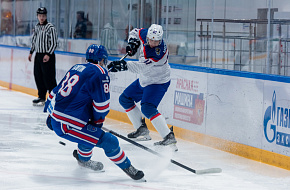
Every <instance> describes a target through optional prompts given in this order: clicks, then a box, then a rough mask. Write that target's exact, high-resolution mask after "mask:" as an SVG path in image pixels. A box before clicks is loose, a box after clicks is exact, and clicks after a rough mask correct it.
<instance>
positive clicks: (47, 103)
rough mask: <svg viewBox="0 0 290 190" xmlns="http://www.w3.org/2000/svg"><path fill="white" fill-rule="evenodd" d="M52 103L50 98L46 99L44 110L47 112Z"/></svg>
mask: <svg viewBox="0 0 290 190" xmlns="http://www.w3.org/2000/svg"><path fill="white" fill-rule="evenodd" d="M49 104H50V101H49V100H46V102H45V104H44V108H43V112H44V113H46V112H47V108H48V106H49Z"/></svg>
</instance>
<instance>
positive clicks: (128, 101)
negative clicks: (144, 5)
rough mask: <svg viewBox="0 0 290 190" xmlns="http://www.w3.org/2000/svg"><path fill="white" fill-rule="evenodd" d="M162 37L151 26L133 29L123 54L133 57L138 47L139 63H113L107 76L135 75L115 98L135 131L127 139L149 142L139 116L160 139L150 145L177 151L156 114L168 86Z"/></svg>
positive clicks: (170, 136)
mask: <svg viewBox="0 0 290 190" xmlns="http://www.w3.org/2000/svg"><path fill="white" fill-rule="evenodd" d="M162 37H163V29H162V26H160V25H157V24H152V25H151V26H150V28H149V29H143V28H142V29H138V28H135V29H133V30H132V31H131V32H130V33H129V39H128V46H127V47H126V52H127V53H128V54H129V56H133V55H135V54H136V52H137V50H138V48H139V47H141V48H140V56H139V61H128V62H126V61H124V60H122V61H113V62H111V63H110V64H109V65H108V69H109V70H110V71H111V72H118V71H126V70H129V71H131V72H133V73H137V74H139V78H138V79H137V80H135V81H134V82H133V83H132V84H130V85H129V86H128V87H127V88H126V89H125V90H124V92H123V93H122V94H121V95H120V98H119V102H120V104H121V105H122V107H123V108H124V109H125V111H126V113H127V115H128V117H129V119H130V121H131V122H132V124H133V126H134V128H135V129H136V131H134V132H132V133H129V134H128V137H129V138H133V139H137V140H150V139H151V137H150V135H149V130H148V128H147V126H146V123H145V119H142V113H143V114H144V115H145V116H146V117H147V118H148V119H150V121H151V122H152V124H153V126H154V127H155V128H156V130H157V131H158V132H159V134H160V135H161V137H162V138H163V140H162V141H160V142H156V143H154V145H161V146H167V145H170V146H172V148H173V149H174V150H175V151H177V150H178V149H177V147H176V142H177V141H176V139H175V136H174V133H173V131H171V130H170V129H169V128H168V126H167V124H166V121H165V118H164V117H163V116H162V115H161V114H160V113H159V111H158V110H157V107H158V105H159V103H160V101H161V100H162V98H163V96H164V94H165V93H166V91H167V89H168V87H169V85H170V66H169V64H168V50H167V47H166V44H165V42H164V40H163V38H162ZM139 101H141V111H142V113H141V111H140V109H139V108H138V107H137V106H136V104H135V103H137V102H139Z"/></svg>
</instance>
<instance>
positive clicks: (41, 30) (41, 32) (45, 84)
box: [28, 7, 57, 106]
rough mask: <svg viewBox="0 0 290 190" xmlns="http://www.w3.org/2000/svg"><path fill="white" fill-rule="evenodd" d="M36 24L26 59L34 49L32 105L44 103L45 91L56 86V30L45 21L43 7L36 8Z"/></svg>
mask: <svg viewBox="0 0 290 190" xmlns="http://www.w3.org/2000/svg"><path fill="white" fill-rule="evenodd" d="M36 13H37V19H38V21H39V23H38V24H36V25H35V27H34V32H33V35H32V41H31V49H30V54H29V56H28V60H29V61H31V57H32V54H33V52H34V51H36V55H35V58H34V79H35V83H36V87H37V89H38V98H37V99H35V100H33V101H32V102H33V105H34V106H42V105H44V103H45V99H46V93H47V91H48V92H49V93H50V91H51V90H52V89H53V88H54V87H56V85H57V84H56V79H55V73H56V71H55V54H54V51H55V48H56V46H57V32H56V29H55V27H54V26H53V25H52V24H51V23H49V22H47V10H46V8H45V7H40V8H38V9H37V12H36Z"/></svg>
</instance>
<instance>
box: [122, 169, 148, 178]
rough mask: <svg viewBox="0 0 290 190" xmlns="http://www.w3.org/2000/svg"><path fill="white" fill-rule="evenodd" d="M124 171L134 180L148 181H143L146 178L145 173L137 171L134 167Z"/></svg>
mask: <svg viewBox="0 0 290 190" xmlns="http://www.w3.org/2000/svg"><path fill="white" fill-rule="evenodd" d="M123 171H124V172H125V173H126V174H127V175H128V176H129V177H131V178H132V179H134V180H140V181H142V180H144V181H146V180H145V179H142V178H143V177H144V173H143V172H142V171H141V170H137V169H136V168H134V166H132V165H131V166H130V167H129V168H125V169H123Z"/></svg>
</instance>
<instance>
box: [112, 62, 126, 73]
mask: <svg viewBox="0 0 290 190" xmlns="http://www.w3.org/2000/svg"><path fill="white" fill-rule="evenodd" d="M107 68H108V70H109V71H110V72H118V71H127V70H128V67H127V63H126V61H124V60H122V61H112V62H111V63H109V65H108V66H107Z"/></svg>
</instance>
